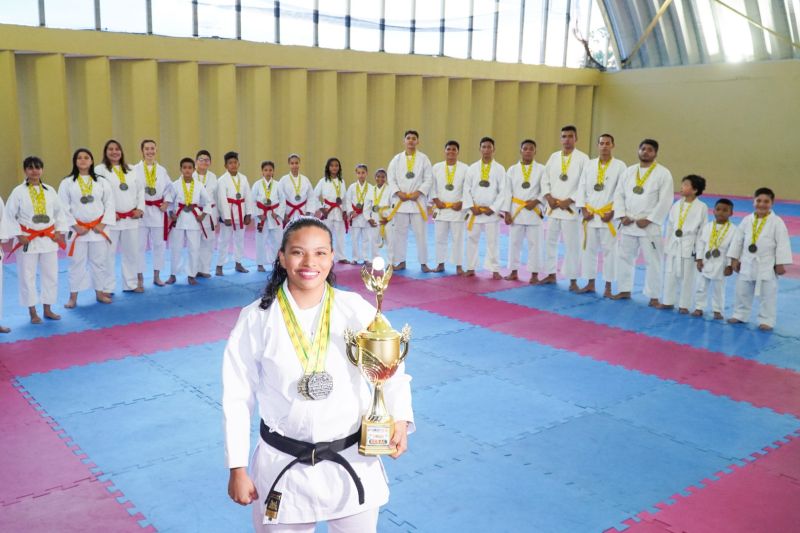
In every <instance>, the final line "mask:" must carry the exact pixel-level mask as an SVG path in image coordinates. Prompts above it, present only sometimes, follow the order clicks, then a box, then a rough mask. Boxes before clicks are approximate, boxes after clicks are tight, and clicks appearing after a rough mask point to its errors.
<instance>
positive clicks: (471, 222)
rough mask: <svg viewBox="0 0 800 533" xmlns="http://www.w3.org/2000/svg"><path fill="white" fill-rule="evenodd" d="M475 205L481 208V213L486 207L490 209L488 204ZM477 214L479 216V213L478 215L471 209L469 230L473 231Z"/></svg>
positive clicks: (468, 223)
mask: <svg viewBox="0 0 800 533" xmlns="http://www.w3.org/2000/svg"><path fill="white" fill-rule="evenodd" d="M475 207H477V208H478V209H480V210H481V213H483V210H484V209H489V208H488V207H486V206H484V205H478V206H475ZM476 216H477V215H476V214H475V213H473V212H472V211H470V215H469V222H467V231H472V226H473V224H475V217H476Z"/></svg>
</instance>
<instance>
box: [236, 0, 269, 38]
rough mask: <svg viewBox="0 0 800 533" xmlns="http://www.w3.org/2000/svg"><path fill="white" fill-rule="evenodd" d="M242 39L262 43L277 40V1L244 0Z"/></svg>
mask: <svg viewBox="0 0 800 533" xmlns="http://www.w3.org/2000/svg"><path fill="white" fill-rule="evenodd" d="M242 39H246V40H248V41H256V42H262V43H274V42H275V2H274V1H273V0H243V1H242Z"/></svg>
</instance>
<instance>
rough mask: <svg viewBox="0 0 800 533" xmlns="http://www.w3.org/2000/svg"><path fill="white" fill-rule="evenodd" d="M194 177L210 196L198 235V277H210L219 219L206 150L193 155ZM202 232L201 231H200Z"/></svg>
mask: <svg viewBox="0 0 800 533" xmlns="http://www.w3.org/2000/svg"><path fill="white" fill-rule="evenodd" d="M195 166H196V167H197V169H196V170H195V173H194V177H195V179H196V180H198V181H199V182H200V183H202V184H203V186H204V187H205V188H206V192H207V193H208V196H209V197H210V198H211V214H210V215H209V216H207V217H204V218H203V222H202V224H203V229H205V230H206V231H205V233H203V234H202V235H201V237H200V259H199V263H200V266H199V268H200V271H199V272H198V273H197V277H198V278H210V277H211V260H212V259H213V255H214V247H215V246H216V245H217V232H216V227H217V222H218V221H219V210H218V209H217V175H216V174H214V173H213V172H211V171H210V170H209V169H208V167H210V166H211V153H210V152H209V151H208V150H200V151H198V152H197V156H195ZM201 233H202V232H201Z"/></svg>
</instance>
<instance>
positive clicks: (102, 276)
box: [58, 176, 117, 292]
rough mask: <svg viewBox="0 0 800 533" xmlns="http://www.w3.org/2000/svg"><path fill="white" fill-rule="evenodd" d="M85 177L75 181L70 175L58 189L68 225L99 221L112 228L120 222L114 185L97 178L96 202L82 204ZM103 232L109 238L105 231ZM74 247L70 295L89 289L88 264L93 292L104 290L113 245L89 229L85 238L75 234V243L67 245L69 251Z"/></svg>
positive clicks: (70, 272) (95, 183) (70, 270)
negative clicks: (81, 182) (115, 206)
mask: <svg viewBox="0 0 800 533" xmlns="http://www.w3.org/2000/svg"><path fill="white" fill-rule="evenodd" d="M86 177H88V176H86ZM82 178H84V177H83V176H79V177H78V178H73V177H72V176H67V177H66V178H64V179H63V180H62V181H61V184H60V185H59V187H58V198H59V200H60V201H61V207H62V208H63V209H64V213H65V217H66V219H67V225H68V226H75V225H76V224H77V221H81V222H84V223H89V222H94V221H96V220H100V221H101V223H102V224H105V225H106V229H108V227H109V226H113V225H114V224H116V222H117V213H116V211H115V210H114V193H113V192H112V191H111V184H109V183H108V180H105V179H103V178H97V181H92V182H91V183H92V197H93V198H94V201H92V202H89V203H86V204H82V203H81V196H82V194H81V188H80V185H79V184H78V182H77V180H79V179H82ZM89 179H91V178H89ZM103 231H104V233H105V234H106V235H108V232H107V231H105V229H104V230H103ZM72 247H74V252H73V254H72V256H71V257H70V263H69V290H70V292H81V291H83V290H85V289H88V288H89V272H88V270H87V268H86V263H87V261H88V263H89V270H91V279H92V286H93V287H94V290H96V291H104V290H105V287H106V284H107V283H108V272H107V271H106V268H107V267H108V252H109V249H110V244H109V242H108V240H106V237H104V236H103V235H101V234H100V233H97V232H95V231H94V230H89V232H88V233H86V234H85V235H78V234H77V233H75V234H73V237H72V243H71V244H69V245H68V248H70V249H72Z"/></svg>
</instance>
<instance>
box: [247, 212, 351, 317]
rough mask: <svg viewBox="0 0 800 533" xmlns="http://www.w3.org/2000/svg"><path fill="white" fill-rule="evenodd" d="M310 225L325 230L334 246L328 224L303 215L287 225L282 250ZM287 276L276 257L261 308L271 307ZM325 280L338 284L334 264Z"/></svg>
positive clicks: (332, 284) (331, 283)
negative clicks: (293, 237)
mask: <svg viewBox="0 0 800 533" xmlns="http://www.w3.org/2000/svg"><path fill="white" fill-rule="evenodd" d="M309 227H315V228H319V229H322V230H325V232H326V233H327V234H328V237H329V238H330V241H331V248H333V234H332V233H331V230H330V229H329V228H328V226H326V225H325V224H324V223H323V222H322V221H321V220H320V219H318V218H316V217H311V216H302V217H299V218H296V219H294V220H292V221H291V222H289V225H288V226H286V230H285V231H284V232H283V240H281V248H280V251H281V252H286V243H287V242H288V241H289V237H291V236H292V234H293V233H295V232H297V231H299V230H301V229H303V228H309ZM286 277H287V273H286V269H285V268H283V265H281V259H280V257H276V258H275V263H274V264H273V265H272V274H270V277H269V281H267V286H266V287H265V288H264V294H262V296H261V304H260V305H259V307H260V308H261V309H265V310H266V309H269V306H271V305H272V302H274V301H275V298H276V297H277V295H278V291H279V290H280V288H281V285H283V282H284V281H286ZM325 281H327V282H328V284H329V285H331V286H334V285H335V284H336V275H335V274H334V273H333V266H331V271H330V272H328V277H327V278H325Z"/></svg>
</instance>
